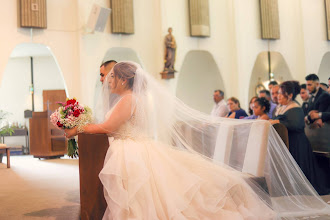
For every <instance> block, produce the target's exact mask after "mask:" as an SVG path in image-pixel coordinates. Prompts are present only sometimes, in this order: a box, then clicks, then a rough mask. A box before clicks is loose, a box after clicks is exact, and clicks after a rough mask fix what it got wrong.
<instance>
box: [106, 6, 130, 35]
mask: <svg viewBox="0 0 330 220" xmlns="http://www.w3.org/2000/svg"><path fill="white" fill-rule="evenodd" d="M111 27H112V33H117V34H134V13H133V0H111Z"/></svg>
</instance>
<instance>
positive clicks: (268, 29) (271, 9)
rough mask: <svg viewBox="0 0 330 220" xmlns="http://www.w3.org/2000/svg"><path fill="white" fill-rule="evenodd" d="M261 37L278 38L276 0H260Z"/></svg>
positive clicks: (278, 23)
mask: <svg viewBox="0 0 330 220" xmlns="http://www.w3.org/2000/svg"><path fill="white" fill-rule="evenodd" d="M260 19H261V38H262V39H272V40H274V39H280V21H279V15H278V2H277V0H260Z"/></svg>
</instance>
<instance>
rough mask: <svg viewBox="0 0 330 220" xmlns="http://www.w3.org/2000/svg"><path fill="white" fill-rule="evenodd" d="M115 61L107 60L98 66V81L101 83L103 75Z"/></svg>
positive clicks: (106, 73)
mask: <svg viewBox="0 0 330 220" xmlns="http://www.w3.org/2000/svg"><path fill="white" fill-rule="evenodd" d="M116 63H117V61H115V60H108V61H106V62H104V63H102V65H101V66H100V76H101V78H100V81H101V82H102V84H103V81H104V79H105V77H106V76H107V75H108V73H109V72H110V71H111V69H112V68H113V67H114V65H116Z"/></svg>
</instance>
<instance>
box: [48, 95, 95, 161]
mask: <svg viewBox="0 0 330 220" xmlns="http://www.w3.org/2000/svg"><path fill="white" fill-rule="evenodd" d="M58 104H59V105H60V107H59V108H58V109H57V110H56V111H55V112H54V113H52V114H51V116H50V121H51V123H52V124H53V125H54V126H55V127H58V128H60V129H71V128H74V127H76V126H84V125H86V124H88V123H91V122H92V111H91V109H90V108H89V107H84V106H82V105H80V104H79V102H77V100H76V99H75V98H73V99H67V101H66V102H58ZM68 156H69V157H71V158H73V157H75V158H76V157H77V156H78V146H77V142H76V140H75V139H74V138H72V139H69V140H68Z"/></svg>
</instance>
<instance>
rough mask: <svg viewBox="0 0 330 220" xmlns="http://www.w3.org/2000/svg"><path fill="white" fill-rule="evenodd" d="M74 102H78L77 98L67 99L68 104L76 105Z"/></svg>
mask: <svg viewBox="0 0 330 220" xmlns="http://www.w3.org/2000/svg"><path fill="white" fill-rule="evenodd" d="M74 103H76V100H75V99H69V100H68V101H66V104H67V105H74Z"/></svg>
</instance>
